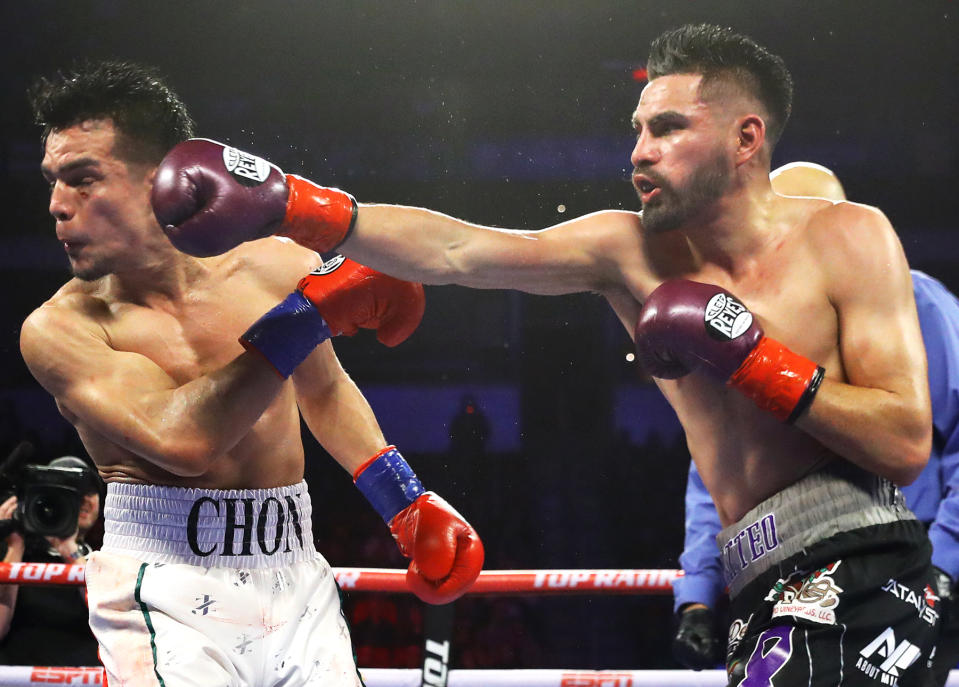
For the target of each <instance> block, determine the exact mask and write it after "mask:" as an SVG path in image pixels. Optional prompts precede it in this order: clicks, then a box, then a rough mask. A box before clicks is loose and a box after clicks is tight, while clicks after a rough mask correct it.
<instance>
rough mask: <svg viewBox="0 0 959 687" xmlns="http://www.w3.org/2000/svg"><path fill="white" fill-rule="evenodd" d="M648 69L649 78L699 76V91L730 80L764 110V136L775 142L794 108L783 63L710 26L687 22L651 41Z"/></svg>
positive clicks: (742, 38)
mask: <svg viewBox="0 0 959 687" xmlns="http://www.w3.org/2000/svg"><path fill="white" fill-rule="evenodd" d="M646 70H647V72H648V74H649V78H650V79H655V78H658V77H660V76H665V75H667V74H702V75H703V82H702V85H701V90H703V91H705V90H706V89H707V88H708V86H710V85H713V84H714V83H715V82H716V81H717V80H719V79H726V80H731V81H733V82H734V83H736V84H737V85H738V86H739V87H740V88H742V89H743V90H745V91H746V92H747V93H751V94H752V95H753V96H755V97H756V98H757V99H758V100H759V102H760V103H762V105H763V107H765V108H766V111H767V115H768V117H767V118H766V119H767V121H766V138H767V140H769V142H770V146H771V147H772V146H775V145H776V142H777V141H779V137H780V136H781V135H782V132H783V129H784V128H785V127H786V122H787V121H789V115H790V113H791V112H792V99H793V80H792V76H791V75H790V73H789V70H788V69H787V68H786V63H785V62H783V59H782V58H781V57H779V55H774V54H773V53H771V52H769V50H767V49H766V48H764V47H763V46H761V45H759V44H758V43H756V41H754V40H753V39H752V38H749V37H748V36H744V35H742V34H738V33H735V32H734V31H733V30H732V29H728V28H723V27H721V26H715V25H713V24H686V25H685V26H681V27H679V28H678V29H672V30H670V31H666V32H665V33H663V34H662V35H661V36H659V37H658V38H657V39H656V40H654V41H653V43H652V45H651V46H650V49H649V60H648V62H647V63H646Z"/></svg>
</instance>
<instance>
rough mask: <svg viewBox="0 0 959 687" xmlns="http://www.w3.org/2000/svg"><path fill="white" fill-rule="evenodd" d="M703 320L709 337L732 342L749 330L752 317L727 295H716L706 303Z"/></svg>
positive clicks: (744, 308) (741, 305)
mask: <svg viewBox="0 0 959 687" xmlns="http://www.w3.org/2000/svg"><path fill="white" fill-rule="evenodd" d="M705 320H706V333H707V334H709V336H711V337H712V338H714V339H718V340H720V341H722V340H729V341H732V340H733V339H735V338H736V337H739V336H742V335H743V333H744V332H745V331H746V330H747V329H749V327H750V326H751V325H752V323H753V315H752V313H751V312H749V310H747V309H746V306H745V305H743V304H742V303H740V302H739V301H738V300H736V299H735V298H733V297H732V296H730V295H729V294H725V293H717V294H716V295H715V296H713V297H712V298H710V299H709V302H708V303H706V316H705Z"/></svg>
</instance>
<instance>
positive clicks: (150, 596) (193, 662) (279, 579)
mask: <svg viewBox="0 0 959 687" xmlns="http://www.w3.org/2000/svg"><path fill="white" fill-rule="evenodd" d="M310 513H311V506H310V496H309V494H308V493H307V489H306V483H305V482H301V483H299V484H294V485H290V486H287V487H278V488H275V489H245V490H212V489H184V488H179V487H161V486H151V485H143V484H110V485H109V486H108V487H107V498H106V503H105V505H104V519H105V520H104V538H103V548H102V549H101V550H100V551H97V552H95V553H93V554H92V555H91V556H90V558H89V559H88V562H87V567H86V580H87V591H88V600H89V606H90V626H91V628H92V629H93V632H94V634H95V635H96V638H97V641H98V642H99V643H100V657H101V660H102V661H103V665H104V667H105V668H106V672H107V676H108V678H109V683H110V684H111V685H114V684H116V685H129V686H131V687H147V686H149V687H157V686H162V687H186V686H187V685H189V686H191V687H193V686H196V685H236V686H242V685H258V686H259V685H284V687H292V686H293V685H306V684H311V685H312V684H322V685H330V686H331V687H333V686H335V687H361V685H362V682H361V681H360V678H359V675H358V674H357V671H356V664H355V662H354V660H353V648H352V643H351V641H350V634H349V630H348V628H347V625H346V620H345V619H344V618H343V615H342V613H341V611H340V600H339V591H338V589H337V587H336V583H335V581H334V579H333V572H332V570H331V569H330V566H329V564H328V563H327V562H326V560H325V559H324V558H323V557H322V556H321V555H320V554H319V553H317V551H316V549H315V548H314V546H313V530H312V524H311V519H310Z"/></svg>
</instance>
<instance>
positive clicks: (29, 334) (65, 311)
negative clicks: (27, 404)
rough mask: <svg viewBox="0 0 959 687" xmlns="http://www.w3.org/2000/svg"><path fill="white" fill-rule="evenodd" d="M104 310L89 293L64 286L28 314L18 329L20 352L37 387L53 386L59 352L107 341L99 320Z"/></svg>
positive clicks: (106, 308)
mask: <svg viewBox="0 0 959 687" xmlns="http://www.w3.org/2000/svg"><path fill="white" fill-rule="evenodd" d="M68 286H69V285H68ZM108 309H109V308H108V306H107V305H106V303H104V301H103V300H101V299H99V298H97V297H96V296H94V295H92V294H91V292H90V291H88V290H86V289H83V288H67V287H64V288H62V289H60V291H58V292H57V293H56V294H54V295H53V296H52V297H51V298H50V300H48V301H47V302H46V303H44V304H43V305H41V306H40V307H39V308H37V309H36V310H34V311H33V312H32V313H30V315H29V316H28V317H27V319H26V320H24V322H23V325H22V326H21V328H20V353H21V355H22V356H23V360H24V362H26V364H27V367H29V368H30V371H31V372H32V373H33V374H34V376H35V377H36V378H37V380H38V381H39V382H40V383H41V384H43V385H44V386H45V387H47V388H48V389H51V387H55V386H56V380H57V379H58V377H59V376H60V375H59V373H58V370H59V366H60V363H61V362H62V361H63V360H64V356H63V355H61V353H62V352H63V351H69V350H76V349H78V348H86V347H88V346H90V345H103V344H105V343H106V342H107V339H108V337H107V335H106V332H105V331H104V329H103V327H102V326H101V325H100V318H101V316H102V315H103V314H105V313H106V312H107V311H108Z"/></svg>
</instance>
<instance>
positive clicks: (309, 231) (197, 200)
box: [150, 138, 356, 257]
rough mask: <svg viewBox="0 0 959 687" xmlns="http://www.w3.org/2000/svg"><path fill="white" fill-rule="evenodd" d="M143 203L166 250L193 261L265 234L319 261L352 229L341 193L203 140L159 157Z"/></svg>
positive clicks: (351, 212)
mask: <svg viewBox="0 0 959 687" xmlns="http://www.w3.org/2000/svg"><path fill="white" fill-rule="evenodd" d="M150 202H151V204H152V206H153V214H154V215H155V216H156V219H157V222H159V223H160V226H161V227H163V230H164V231H165V232H166V234H167V236H168V237H169V239H170V242H171V243H172V244H173V245H174V246H175V247H176V248H177V249H179V250H181V251H183V252H184V253H188V254H190V255H195V256H198V257H209V256H211V255H219V254H220V253H225V252H226V251H228V250H230V249H232V248H235V247H236V246H238V245H240V244H241V243H243V242H244V241H253V240H255V239H260V238H263V237H265V236H269V235H270V234H278V235H280V236H288V237H290V238H291V239H293V240H294V241H296V242H297V243H299V244H300V245H302V246H306V247H307V248H312V249H313V250H315V251H317V252H319V253H324V252H327V251H330V250H332V249H333V248H335V247H336V246H338V245H339V244H341V243H342V242H343V241H344V240H345V239H346V237H347V236H348V235H349V232H350V230H352V228H353V224H354V222H355V221H356V201H355V200H354V199H353V196H351V195H350V194H349V193H346V192H344V191H340V190H339V189H335V188H325V187H322V186H317V185H316V184H314V183H313V182H311V181H307V180H306V179H302V178H300V177H297V176H293V175H287V174H284V173H283V171H282V170H281V169H280V168H279V167H277V166H276V165H273V164H271V163H269V162H267V161H266V160H264V159H263V158H260V157H257V156H256V155H251V154H250V153H245V152H243V151H242V150H238V149H236V148H233V147H232V146H227V145H224V144H222V143H218V142H216V141H211V140H209V139H205V138H191V139H190V140H188V141H183V142H182V143H178V144H177V145H176V146H174V147H173V148H172V149H171V150H170V152H168V153H167V154H166V156H165V157H164V158H163V160H162V161H161V162H160V164H159V166H158V167H157V172H156V177H155V179H154V183H153V189H152V192H151V195H150Z"/></svg>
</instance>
